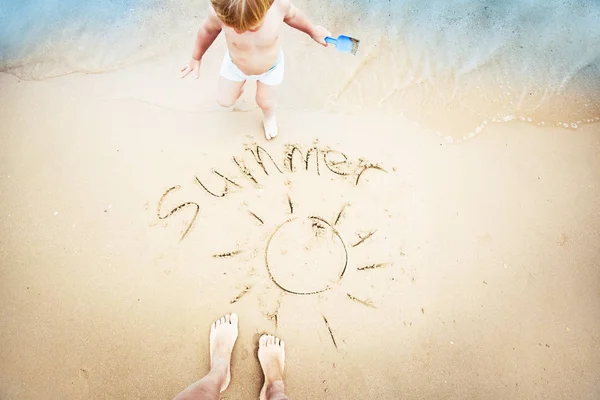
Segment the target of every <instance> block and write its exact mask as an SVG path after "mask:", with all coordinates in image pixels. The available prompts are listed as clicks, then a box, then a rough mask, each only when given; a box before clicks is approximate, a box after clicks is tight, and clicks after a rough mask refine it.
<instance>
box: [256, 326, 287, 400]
mask: <svg viewBox="0 0 600 400" xmlns="http://www.w3.org/2000/svg"><path fill="white" fill-rule="evenodd" d="M258 344H259V346H258V360H259V361H260V366H261V367H262V370H263V374H264V375H265V384H264V385H263V387H262V389H261V391H260V400H266V399H267V392H268V391H269V390H270V389H271V388H272V386H273V385H280V388H279V390H281V393H282V394H283V366H284V362H285V344H284V343H283V340H280V339H279V338H277V337H275V336H272V335H262V336H261V337H260V340H259V341H258Z"/></svg>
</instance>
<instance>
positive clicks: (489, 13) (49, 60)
mask: <svg viewBox="0 0 600 400" xmlns="http://www.w3.org/2000/svg"><path fill="white" fill-rule="evenodd" d="M207 4H208V1H205V0H194V1H182V0H94V1H85V0H21V1H14V0H0V71H5V72H9V73H13V74H15V75H18V76H19V77H21V78H24V79H43V78H48V77H53V76H58V75H62V74H67V73H72V72H102V71H106V70H111V69H115V68H119V67H121V66H124V65H127V64H131V63H134V62H137V61H139V60H141V59H144V58H146V57H148V56H152V55H155V54H165V53H167V52H169V51H171V50H172V49H173V48H180V47H182V46H189V45H190V43H191V41H192V38H193V34H194V32H195V30H196V29H197V26H198V24H199V22H200V20H201V18H202V17H203V16H204V15H205V10H206V7H207ZM296 4H297V5H298V6H299V7H300V8H302V9H304V10H305V11H306V12H307V14H309V15H310V16H311V17H313V19H316V20H318V21H319V22H320V23H321V24H323V25H325V26H327V27H328V28H330V29H331V30H332V32H334V33H336V34H340V33H345V34H351V35H352V36H355V37H358V38H360V39H361V50H360V51H359V54H358V56H357V57H359V58H360V57H363V58H364V60H365V61H364V63H363V64H364V65H366V66H367V67H366V68H363V70H369V71H380V72H379V73H377V74H373V73H371V74H370V75H378V79H379V80H380V82H372V84H369V87H371V88H372V90H371V92H372V93H369V95H368V96H363V98H362V100H361V101H362V103H361V105H364V106H365V107H369V106H372V105H375V106H379V107H384V108H385V107H386V106H387V107H389V108H390V109H394V110H395V109H396V108H398V107H399V108H400V109H402V107H404V106H405V105H406V104H409V103H414V102H413V101H412V100H411V99H412V98H411V97H410V96H411V94H410V93H415V88H418V91H419V93H421V94H420V96H422V97H427V98H426V99H425V100H427V101H421V102H420V104H433V106H431V109H430V110H429V111H427V106H426V105H423V106H420V107H421V109H420V110H419V112H421V113H423V112H425V111H427V112H429V113H431V112H433V110H434V109H435V107H438V106H439V105H440V104H449V103H453V104H454V103H456V104H457V105H458V106H457V107H458V108H459V109H462V110H468V112H470V113H472V114H474V115H478V117H480V120H481V121H486V122H487V121H488V120H489V121H510V120H513V119H521V120H525V121H528V120H531V121H533V122H537V123H538V124H544V123H548V124H552V125H556V124H559V123H560V124H561V125H565V124H566V125H568V127H569V128H573V127H576V126H579V125H580V124H582V123H586V122H593V121H596V120H597V119H598V118H599V117H600V1H598V0H576V1H565V0H562V1H559V0H505V1H492V0H402V1H399V0H371V1H369V0H329V1H327V2H323V1H322V0H298V1H296ZM378 45H379V50H378V51H379V53H375V52H373V49H374V47H373V46H378ZM383 49H385V50H383ZM373 54H377V56H373ZM369 57H370V58H371V59H368V58H369ZM297 62H299V63H302V62H307V61H306V60H298V61H297ZM360 74H361V72H360V71H359V72H357V77H356V79H358V80H360V79H362V80H363V81H364V82H366V81H368V80H369V79H373V78H371V77H369V76H365V77H361V76H360ZM386 74H387V75H386ZM363 75H366V74H363ZM378 85H379V86H380V87H379V88H378ZM390 88H391V89H390ZM369 96H370V97H369ZM403 98H405V99H406V101H404V102H403V101H402V99H403ZM365 99H366V100H365ZM409 100H411V101H409ZM423 110H425V111H423Z"/></svg>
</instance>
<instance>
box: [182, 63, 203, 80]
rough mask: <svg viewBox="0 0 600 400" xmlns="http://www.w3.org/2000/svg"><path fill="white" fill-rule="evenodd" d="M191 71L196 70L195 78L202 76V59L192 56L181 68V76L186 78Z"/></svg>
mask: <svg viewBox="0 0 600 400" xmlns="http://www.w3.org/2000/svg"><path fill="white" fill-rule="evenodd" d="M190 72H194V78H196V79H198V77H199V76H200V60H196V59H195V58H191V59H190V61H189V62H188V63H187V64H185V65H184V66H183V68H181V78H185V77H186V76H188V75H189V73H190Z"/></svg>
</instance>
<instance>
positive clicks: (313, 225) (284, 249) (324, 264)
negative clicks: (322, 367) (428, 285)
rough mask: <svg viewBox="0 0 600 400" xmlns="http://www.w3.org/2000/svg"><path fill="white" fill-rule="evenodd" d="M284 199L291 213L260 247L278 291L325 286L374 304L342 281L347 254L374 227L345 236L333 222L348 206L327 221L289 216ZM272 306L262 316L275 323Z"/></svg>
mask: <svg viewBox="0 0 600 400" xmlns="http://www.w3.org/2000/svg"><path fill="white" fill-rule="evenodd" d="M288 204H289V208H290V214H291V217H290V218H288V219H286V220H285V221H284V222H283V223H281V224H279V225H278V226H277V227H276V228H275V229H274V230H273V232H272V233H271V234H270V236H269V238H268V240H267V243H266V246H265V248H264V253H263V254H264V266H265V269H266V273H267V275H268V278H269V280H270V281H271V282H272V283H273V284H274V285H275V286H276V287H277V288H278V289H279V290H280V292H281V293H282V294H285V293H287V294H290V295H296V296H313V295H319V294H321V293H324V292H327V291H337V292H338V293H339V292H342V293H343V294H344V295H345V297H346V298H347V299H348V300H349V301H353V302H356V303H358V304H361V305H363V306H365V307H370V308H377V307H376V305H375V304H374V303H373V301H372V300H370V299H368V298H365V299H363V298H359V297H357V296H354V295H353V294H351V293H348V292H347V291H346V290H345V289H344V285H343V280H344V276H345V274H346V272H347V270H348V268H349V253H350V252H351V251H352V249H354V248H356V247H358V246H361V245H364V244H365V243H366V242H367V241H369V240H370V239H371V238H372V237H373V236H374V235H375V234H376V233H377V231H376V230H371V231H365V232H359V233H357V237H356V238H355V240H353V241H346V240H345V239H344V237H343V236H342V234H341V233H340V231H339V230H338V229H337V225H338V224H339V223H340V221H341V220H342V218H343V217H344V212H345V210H346V208H347V207H348V205H344V206H342V208H341V209H340V211H339V213H338V214H337V215H336V216H335V218H333V219H332V220H331V221H328V220H327V219H325V218H323V217H320V216H315V215H309V216H295V215H294V206H293V203H292V201H291V199H290V198H288ZM248 213H249V214H250V215H251V216H252V217H253V218H255V219H256V221H257V222H258V223H259V224H260V225H264V219H263V218H262V217H260V216H258V215H256V214H255V213H253V212H251V211H248ZM244 252H246V251H243V250H235V251H232V252H228V253H222V254H215V255H213V257H214V258H232V257H236V256H238V255H240V254H242V253H244ZM388 266H390V264H389V263H387V262H379V263H372V264H368V265H363V266H359V267H356V270H357V271H364V272H368V271H371V270H375V269H380V268H386V267H388ZM252 289H253V287H252V285H249V284H246V285H245V286H244V288H243V290H242V291H241V292H240V293H239V294H238V295H237V296H235V297H234V298H233V299H232V300H231V303H232V304H233V303H237V302H238V301H240V300H241V299H242V298H243V297H244V296H245V295H246V294H248V293H249V292H251V290H252ZM278 305H280V303H279V302H278ZM278 308H279V307H277V309H276V310H275V311H274V312H272V313H267V317H268V318H269V319H271V320H273V321H274V323H275V324H276V325H277V318H278ZM322 317H323V321H324V323H325V325H326V327H327V330H328V332H329V335H330V336H331V340H332V342H333V344H334V346H335V347H336V348H337V346H338V344H337V342H336V339H335V336H334V333H333V330H332V328H331V326H330V324H329V321H328V319H327V317H326V316H325V315H324V314H323V315H322Z"/></svg>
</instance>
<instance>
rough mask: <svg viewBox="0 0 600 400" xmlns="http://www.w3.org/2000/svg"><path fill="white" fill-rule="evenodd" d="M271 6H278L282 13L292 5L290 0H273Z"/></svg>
mask: <svg viewBox="0 0 600 400" xmlns="http://www.w3.org/2000/svg"><path fill="white" fill-rule="evenodd" d="M273 6H275V7H277V8H279V9H280V10H281V11H283V12H284V13H287V12H288V11H289V9H290V8H291V7H292V0H275V1H273Z"/></svg>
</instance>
